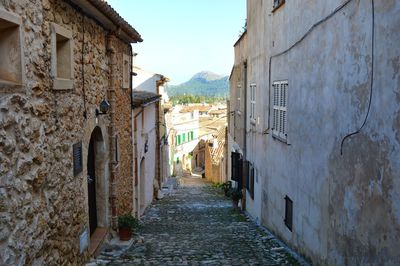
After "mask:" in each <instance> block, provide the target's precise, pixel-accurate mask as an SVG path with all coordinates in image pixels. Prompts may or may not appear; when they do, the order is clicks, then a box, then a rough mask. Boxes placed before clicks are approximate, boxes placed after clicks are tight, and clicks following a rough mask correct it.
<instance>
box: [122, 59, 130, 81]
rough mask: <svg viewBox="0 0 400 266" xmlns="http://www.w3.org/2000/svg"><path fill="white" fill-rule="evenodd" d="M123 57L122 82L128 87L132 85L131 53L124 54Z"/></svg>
mask: <svg viewBox="0 0 400 266" xmlns="http://www.w3.org/2000/svg"><path fill="white" fill-rule="evenodd" d="M122 59H123V68H124V69H123V74H122V76H123V77H122V78H123V82H122V88H124V89H128V88H129V87H130V85H129V81H130V71H129V70H130V68H129V55H127V54H123V56H122Z"/></svg>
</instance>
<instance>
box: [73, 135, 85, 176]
mask: <svg viewBox="0 0 400 266" xmlns="http://www.w3.org/2000/svg"><path fill="white" fill-rule="evenodd" d="M72 155H73V168H74V169H73V170H74V176H77V175H78V174H79V173H81V172H82V170H83V165H82V141H80V142H78V143H75V144H74V145H73V146H72Z"/></svg>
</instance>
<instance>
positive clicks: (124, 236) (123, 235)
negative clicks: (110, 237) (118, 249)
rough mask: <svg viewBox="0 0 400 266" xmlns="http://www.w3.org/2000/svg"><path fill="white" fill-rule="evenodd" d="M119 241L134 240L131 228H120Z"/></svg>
mask: <svg viewBox="0 0 400 266" xmlns="http://www.w3.org/2000/svg"><path fill="white" fill-rule="evenodd" d="M118 233H119V239H120V240H122V241H129V240H130V239H131V238H132V229H131V228H119V230H118Z"/></svg>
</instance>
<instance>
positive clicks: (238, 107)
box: [236, 83, 242, 110]
mask: <svg viewBox="0 0 400 266" xmlns="http://www.w3.org/2000/svg"><path fill="white" fill-rule="evenodd" d="M241 97H242V85H240V83H238V84H237V107H236V109H237V110H240V99H241Z"/></svg>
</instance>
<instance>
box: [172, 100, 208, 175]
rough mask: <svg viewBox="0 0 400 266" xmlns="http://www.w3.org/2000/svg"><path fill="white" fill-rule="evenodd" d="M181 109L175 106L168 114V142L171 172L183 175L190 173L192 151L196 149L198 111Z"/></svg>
mask: <svg viewBox="0 0 400 266" xmlns="http://www.w3.org/2000/svg"><path fill="white" fill-rule="evenodd" d="M181 111H182V107H181V106H176V107H174V109H172V111H171V112H170V113H168V116H169V119H168V121H169V122H170V125H169V126H168V128H170V130H171V134H170V141H169V143H172V145H171V149H172V152H171V153H172V154H171V155H170V156H172V157H171V158H173V162H172V165H173V169H174V170H173V172H174V173H175V174H183V172H184V171H191V170H192V169H191V158H192V151H193V149H194V148H195V147H196V145H197V143H198V142H199V139H200V137H201V136H199V111H198V110H194V111H192V112H181Z"/></svg>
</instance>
